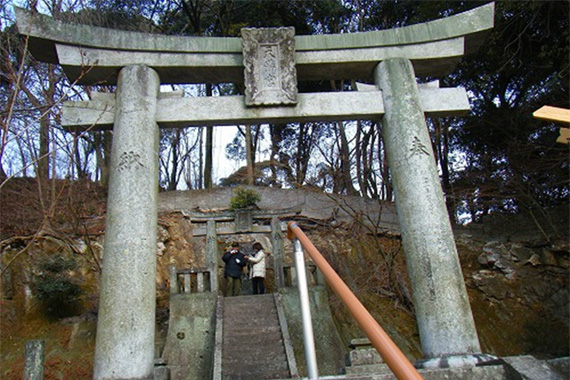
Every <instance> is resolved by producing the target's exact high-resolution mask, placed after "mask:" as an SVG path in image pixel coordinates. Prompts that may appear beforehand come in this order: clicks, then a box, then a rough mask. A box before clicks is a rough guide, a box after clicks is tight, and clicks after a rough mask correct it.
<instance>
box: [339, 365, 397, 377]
mask: <svg viewBox="0 0 570 380" xmlns="http://www.w3.org/2000/svg"><path fill="white" fill-rule="evenodd" d="M391 373H392V370H390V368H389V367H388V365H387V364H384V363H381V364H363V365H353V366H347V367H346V374H347V375H356V374H375V375H383V374H391Z"/></svg>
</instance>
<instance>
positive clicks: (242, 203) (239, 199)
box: [230, 187, 261, 211]
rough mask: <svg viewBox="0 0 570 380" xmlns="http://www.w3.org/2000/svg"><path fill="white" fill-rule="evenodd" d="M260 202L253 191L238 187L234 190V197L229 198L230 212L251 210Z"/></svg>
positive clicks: (259, 198)
mask: <svg viewBox="0 0 570 380" xmlns="http://www.w3.org/2000/svg"><path fill="white" fill-rule="evenodd" d="M260 200H261V195H259V194H258V193H257V192H256V191H255V190H249V189H244V188H242V187H238V188H236V189H235V190H234V196H233V197H231V198H230V210H232V211H234V210H240V209H245V208H252V207H254V206H255V205H256V203H257V202H259V201H260Z"/></svg>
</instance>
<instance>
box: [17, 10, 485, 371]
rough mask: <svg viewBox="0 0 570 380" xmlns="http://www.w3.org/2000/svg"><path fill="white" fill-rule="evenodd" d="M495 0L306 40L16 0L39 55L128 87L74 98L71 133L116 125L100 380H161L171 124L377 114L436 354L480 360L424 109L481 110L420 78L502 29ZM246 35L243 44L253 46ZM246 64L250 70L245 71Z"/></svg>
mask: <svg viewBox="0 0 570 380" xmlns="http://www.w3.org/2000/svg"><path fill="white" fill-rule="evenodd" d="M493 15H494V4H492V3H490V4H487V5H484V6H482V7H478V8H475V9H472V10H470V11H467V12H464V13H461V14H458V15H455V16H451V17H448V18H445V19H439V20H435V21H432V22H427V23H423V24H418V25H413V26H408V27H403V28H396V29H390V30H381V31H373V32H363V33H354V34H336V35H316V36H294V35H293V33H294V31H293V30H292V28H279V29H245V30H243V31H242V36H243V39H242V38H212V37H180V36H162V35H151V34H142V33H133V32H126V31H117V30H110V29H105V28H98V27H92V26H87V25H76V24H68V23H62V22H59V21H56V20H53V19H52V18H50V17H46V16H43V15H40V14H32V13H29V12H27V11H24V10H22V9H16V16H17V22H18V28H19V31H20V33H21V34H23V35H25V36H29V48H30V50H31V52H32V54H33V55H34V56H35V58H36V59H38V60H41V61H44V62H51V63H58V64H60V65H61V66H62V67H63V70H64V71H65V73H66V75H67V76H68V78H69V80H70V81H72V82H73V81H77V83H79V84H116V85H117V90H116V93H115V94H97V95H96V96H93V97H92V100H91V101H88V102H72V103H67V104H65V105H64V112H63V119H62V120H63V121H62V123H63V125H64V126H65V127H67V128H69V129H85V128H93V129H101V128H111V127H112V128H113V132H114V134H113V147H112V157H111V176H110V183H109V197H108V208H107V225H106V235H105V246H104V254H105V257H104V268H103V274H102V278H101V292H100V306H99V318H98V325H97V337H96V352H95V368H94V378H95V379H97V380H102V379H151V378H152V377H153V362H154V333H155V327H154V320H155V272H156V257H155V256H156V254H155V253H156V225H157V196H158V195H157V191H158V140H159V130H158V126H160V127H185V126H190V125H196V126H203V125H234V124H236V123H251V124H254V123H274V122H280V123H284V122H302V121H309V120H320V121H332V120H355V119H375V120H378V119H380V118H381V117H382V116H383V118H384V119H383V126H384V127H383V136H384V141H385V144H386V151H387V155H388V163H389V166H390V169H391V172H392V175H393V184H394V189H395V194H396V204H397V209H398V215H399V221H400V226H401V231H402V240H403V244H404V249H405V252H406V258H407V265H408V270H409V275H410V279H411V282H412V287H413V293H414V305H415V308H416V314H417V321H418V326H419V332H420V339H421V345H422V350H423V353H424V355H425V357H426V358H427V359H433V360H438V358H442V357H443V358H445V359H447V360H446V362H448V363H449V364H452V362H453V359H454V358H457V357H465V356H469V357H474V358H478V354H479V353H480V352H481V350H480V345H479V340H478V337H477V333H476V330H475V325H474V321H473V317H472V313H471V308H470V305H469V300H468V297H467V292H466V288H465V284H464V282H463V276H462V272H461V268H460V265H459V259H458V256H457V251H456V247H455V242H454V238H453V233H452V230H451V224H450V220H449V216H448V214H447V210H446V207H445V202H444V196H443V192H442V189H441V185H440V181H439V176H438V171H437V167H436V164H435V159H434V154H433V151H432V147H431V141H430V137H429V133H428V129H427V126H426V121H425V114H432V115H453V114H461V113H464V112H467V111H468V109H469V105H468V100H467V96H466V92H465V90H464V89H461V88H445V89H443V88H439V86H438V85H437V83H433V84H431V85H418V84H417V83H416V79H415V77H416V75H430V76H438V75H444V74H446V73H448V72H449V71H450V70H452V69H453V67H454V66H455V65H456V63H457V62H458V61H459V59H460V58H461V57H462V56H463V55H464V54H466V53H469V52H470V51H472V50H474V49H476V48H477V47H478V46H479V45H480V44H481V43H482V39H481V37H482V36H483V35H484V34H485V31H487V30H489V29H490V28H492V27H493ZM242 44H243V45H242ZM244 68H245V72H244ZM352 78H359V79H360V80H364V81H370V82H374V83H375V87H374V88H373V89H372V91H365V92H343V93H317V94H299V93H297V89H296V83H297V79H298V80H302V81H308V80H331V79H352ZM244 81H245V83H246V88H247V89H246V95H245V96H227V97H200V98H184V97H171V96H168V95H165V94H161V93H160V91H159V87H160V85H161V84H168V83H225V82H236V83H241V82H244Z"/></svg>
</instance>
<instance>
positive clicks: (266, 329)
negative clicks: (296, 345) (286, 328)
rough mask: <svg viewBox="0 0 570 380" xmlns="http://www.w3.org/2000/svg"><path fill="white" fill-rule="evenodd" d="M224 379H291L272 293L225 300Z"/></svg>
mask: <svg viewBox="0 0 570 380" xmlns="http://www.w3.org/2000/svg"><path fill="white" fill-rule="evenodd" d="M223 315H224V319H223V326H224V328H223V341H222V379H223V380H242V379H243V380H245V379H247V380H265V379H279V378H289V377H290V373H289V366H288V363H287V356H286V354H285V346H284V342H283V337H282V333H281V326H280V324H279V317H278V315H277V308H276V306H275V299H274V297H273V295H271V294H268V295H255V296H239V297H227V298H225V299H224V311H223Z"/></svg>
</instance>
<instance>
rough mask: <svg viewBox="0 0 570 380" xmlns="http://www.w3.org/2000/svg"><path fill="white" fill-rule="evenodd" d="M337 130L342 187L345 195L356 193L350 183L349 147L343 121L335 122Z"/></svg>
mask: <svg viewBox="0 0 570 380" xmlns="http://www.w3.org/2000/svg"><path fill="white" fill-rule="evenodd" d="M337 125H338V131H339V140H340V146H339V153H340V170H341V176H342V187H343V189H344V191H345V192H346V194H347V195H357V194H358V192H357V191H356V189H355V188H354V186H353V185H352V176H351V174H350V169H351V165H350V147H349V145H348V139H347V138H346V130H345V128H344V123H342V122H341V123H337Z"/></svg>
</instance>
